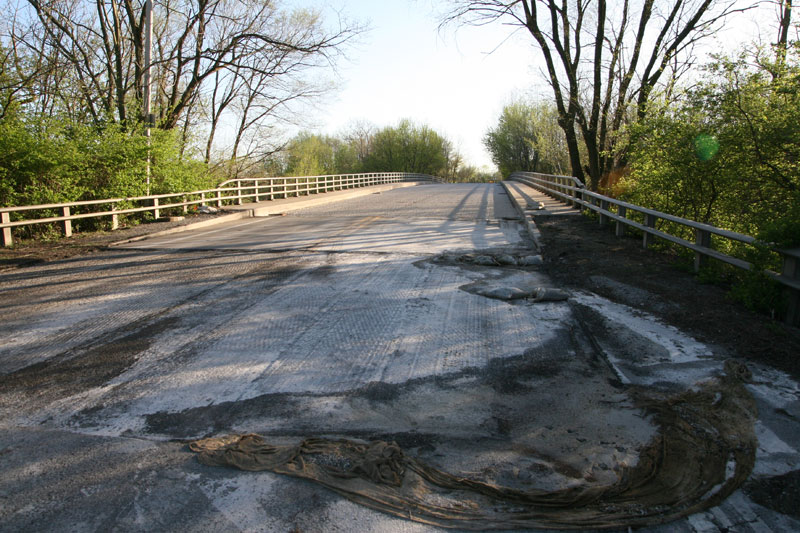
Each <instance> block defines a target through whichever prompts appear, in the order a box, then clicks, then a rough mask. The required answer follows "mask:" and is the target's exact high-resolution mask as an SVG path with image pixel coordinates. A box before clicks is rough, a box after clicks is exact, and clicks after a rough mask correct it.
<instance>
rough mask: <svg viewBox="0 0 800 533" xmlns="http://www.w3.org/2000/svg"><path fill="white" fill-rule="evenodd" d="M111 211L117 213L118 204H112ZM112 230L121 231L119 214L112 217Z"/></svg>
mask: <svg viewBox="0 0 800 533" xmlns="http://www.w3.org/2000/svg"><path fill="white" fill-rule="evenodd" d="M111 210H112V211H116V210H117V204H111ZM111 229H112V230H115V229H119V215H117V214H114V215H111Z"/></svg>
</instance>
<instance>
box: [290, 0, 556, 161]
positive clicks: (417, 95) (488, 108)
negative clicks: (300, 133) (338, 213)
mask: <svg viewBox="0 0 800 533" xmlns="http://www.w3.org/2000/svg"><path fill="white" fill-rule="evenodd" d="M296 4H300V5H308V6H319V7H326V6H327V7H326V9H325V12H326V15H328V16H332V15H333V14H334V12H335V11H336V10H339V11H341V12H342V14H343V16H345V17H347V18H350V19H354V20H357V21H359V22H361V23H365V24H368V25H369V28H370V30H369V31H368V32H367V33H365V34H364V35H363V36H361V38H360V39H359V41H360V42H359V44H357V45H356V46H355V47H353V48H352V49H351V50H350V51H349V52H348V60H347V61H343V62H341V63H340V64H339V68H338V71H339V72H338V76H337V85H338V87H337V91H335V92H334V94H333V95H332V96H331V97H330V98H328V99H327V100H326V101H324V102H322V103H321V104H320V105H319V108H318V109H317V110H316V111H315V112H314V113H315V114H316V116H314V117H306V119H307V122H308V125H309V126H311V127H312V128H313V129H314V130H315V131H318V132H319V133H327V134H337V133H339V132H341V131H343V130H345V129H346V128H347V126H348V124H350V123H352V122H354V121H358V120H363V121H367V122H370V123H372V124H374V125H376V126H377V127H384V126H394V125H396V124H397V123H398V122H399V121H400V120H401V119H404V118H407V119H410V120H412V121H414V122H416V123H418V124H425V125H428V126H430V127H432V128H433V129H435V130H436V131H438V132H439V133H441V134H443V135H445V136H446V137H447V138H448V139H450V140H451V141H452V142H453V143H454V144H455V146H456V148H457V150H458V151H459V152H460V153H461V154H462V155H463V156H464V159H465V163H467V164H471V165H475V166H477V167H481V166H488V167H490V168H491V169H494V165H493V164H492V162H491V158H490V157H489V154H488V153H487V152H486V151H485V149H484V148H483V144H482V138H483V136H484V134H485V133H486V131H487V130H488V129H489V128H490V127H492V126H494V125H495V124H496V122H497V119H498V117H499V116H500V111H501V110H502V108H503V105H504V104H505V103H507V102H508V101H509V100H510V99H511V98H512V97H513V96H515V95H522V94H533V93H534V91H535V87H536V85H537V84H538V86H539V87H540V89H543V90H544V91H546V90H547V89H546V88H542V87H541V82H540V81H539V80H540V77H539V76H538V75H537V71H536V69H534V68H532V67H531V65H532V64H533V62H534V61H535V60H536V52H535V50H534V49H533V48H532V46H531V44H530V43H531V39H530V37H526V36H525V35H524V34H522V33H520V34H519V35H516V36H513V37H511V38H510V39H509V34H510V33H511V29H510V28H509V27H507V26H502V25H498V24H494V25H491V26H485V27H480V28H475V27H464V26H457V25H453V26H450V27H448V28H446V29H445V30H442V31H439V30H438V24H439V20H438V17H437V14H436V12H435V11H434V7H432V3H431V2H430V1H429V0H417V1H414V0H393V1H386V0H327V1H325V0H316V1H315V0H306V2H297V3H296ZM443 4H444V3H443V2H439V5H443ZM544 94H545V95H548V93H547V92H545V93H544Z"/></svg>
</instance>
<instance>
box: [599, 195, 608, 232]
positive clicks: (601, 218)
mask: <svg viewBox="0 0 800 533" xmlns="http://www.w3.org/2000/svg"><path fill="white" fill-rule="evenodd" d="M600 209H603V210H605V211H608V200H600ZM597 214H598V215H600V216H599V217H597V222H598V223H599V224H600V225H601V226H605V225H606V224H608V215H606V214H605V213H600V212H598V213H597Z"/></svg>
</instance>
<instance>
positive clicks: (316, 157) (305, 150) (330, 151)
mask: <svg viewBox="0 0 800 533" xmlns="http://www.w3.org/2000/svg"><path fill="white" fill-rule="evenodd" d="M286 152H287V163H286V171H285V174H286V175H288V176H321V175H325V174H350V173H354V172H357V171H358V169H359V162H358V155H357V153H356V149H355V147H354V146H353V145H352V144H351V143H348V142H345V141H343V140H341V139H337V138H335V137H330V136H325V135H315V134H311V133H308V132H302V133H299V134H298V135H297V136H296V137H295V138H294V139H292V140H291V141H290V142H289V145H288V147H287V148H286Z"/></svg>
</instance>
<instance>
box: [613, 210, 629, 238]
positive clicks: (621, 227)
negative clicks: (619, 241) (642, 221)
mask: <svg viewBox="0 0 800 533" xmlns="http://www.w3.org/2000/svg"><path fill="white" fill-rule="evenodd" d="M617 215H619V216H621V217H622V218H628V208H627V207H625V206H624V205H618V206H617ZM615 233H616V235H617V237H624V236H625V224H624V223H623V222H620V221H619V220H617V227H616V230H615Z"/></svg>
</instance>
